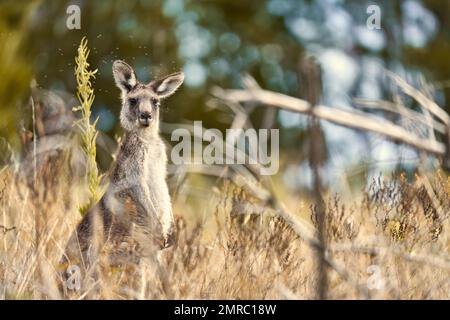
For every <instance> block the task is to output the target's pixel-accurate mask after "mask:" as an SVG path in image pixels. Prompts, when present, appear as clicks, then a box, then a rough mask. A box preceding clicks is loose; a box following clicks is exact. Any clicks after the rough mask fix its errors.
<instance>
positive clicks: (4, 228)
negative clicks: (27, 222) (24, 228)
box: [0, 224, 16, 234]
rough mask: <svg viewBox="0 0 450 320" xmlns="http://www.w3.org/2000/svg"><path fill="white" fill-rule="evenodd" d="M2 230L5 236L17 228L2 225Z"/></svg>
mask: <svg viewBox="0 0 450 320" xmlns="http://www.w3.org/2000/svg"><path fill="white" fill-rule="evenodd" d="M0 229H2V231H3V234H6V233H7V232H9V231H12V230H15V229H16V227H11V228H8V227H5V226H2V225H1V224H0Z"/></svg>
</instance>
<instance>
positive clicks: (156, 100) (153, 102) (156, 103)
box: [152, 98, 159, 107]
mask: <svg viewBox="0 0 450 320" xmlns="http://www.w3.org/2000/svg"><path fill="white" fill-rule="evenodd" d="M152 104H153V105H154V106H157V107H158V106H159V101H158V99H156V98H152Z"/></svg>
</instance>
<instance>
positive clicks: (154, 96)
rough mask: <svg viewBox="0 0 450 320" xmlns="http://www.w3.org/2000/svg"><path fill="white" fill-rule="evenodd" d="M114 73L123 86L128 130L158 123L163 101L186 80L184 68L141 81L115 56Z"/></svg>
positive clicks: (122, 118) (123, 114) (123, 116)
mask: <svg viewBox="0 0 450 320" xmlns="http://www.w3.org/2000/svg"><path fill="white" fill-rule="evenodd" d="M113 75H114V80H115V82H116V85H117V87H119V89H120V90H121V98H122V110H121V112H120V123H121V124H122V127H123V128H124V129H125V130H127V131H140V130H146V129H148V128H156V129H157V127H158V119H159V106H160V101H161V100H162V99H164V98H167V97H169V96H170V95H172V94H173V93H174V92H175V91H176V90H177V89H178V88H179V87H180V85H181V84H182V83H183V81H184V74H183V73H182V72H177V73H173V74H171V75H168V76H165V77H163V78H161V79H157V80H153V81H151V82H150V83H148V84H144V83H141V82H139V81H138V80H137V79H136V74H135V72H134V70H133V68H132V67H130V66H129V65H128V64H127V63H125V62H123V61H121V60H116V61H114V64H113Z"/></svg>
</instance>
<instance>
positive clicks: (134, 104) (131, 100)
mask: <svg viewBox="0 0 450 320" xmlns="http://www.w3.org/2000/svg"><path fill="white" fill-rule="evenodd" d="M128 103H129V104H130V106H132V107H135V106H136V105H137V99H136V98H131V99H129V100H128Z"/></svg>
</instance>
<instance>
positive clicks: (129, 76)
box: [113, 60, 137, 92]
mask: <svg viewBox="0 0 450 320" xmlns="http://www.w3.org/2000/svg"><path fill="white" fill-rule="evenodd" d="M113 75H114V81H115V82H116V85H117V87H119V89H120V90H122V91H124V92H129V91H130V90H131V89H133V87H134V86H135V85H136V84H137V80H136V75H135V73H134V70H133V68H132V67H130V66H129V65H128V64H127V63H125V62H124V61H121V60H116V61H114V63H113Z"/></svg>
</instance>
